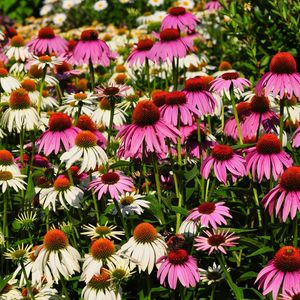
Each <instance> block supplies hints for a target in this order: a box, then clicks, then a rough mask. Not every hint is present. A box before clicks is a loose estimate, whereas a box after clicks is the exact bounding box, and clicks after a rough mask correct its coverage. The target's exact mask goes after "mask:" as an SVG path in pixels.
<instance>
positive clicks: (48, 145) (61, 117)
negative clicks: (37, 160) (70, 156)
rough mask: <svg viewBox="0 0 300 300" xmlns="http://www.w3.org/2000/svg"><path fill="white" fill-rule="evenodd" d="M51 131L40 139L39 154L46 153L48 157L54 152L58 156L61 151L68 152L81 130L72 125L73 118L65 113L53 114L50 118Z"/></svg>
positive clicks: (47, 131) (46, 132)
mask: <svg viewBox="0 0 300 300" xmlns="http://www.w3.org/2000/svg"><path fill="white" fill-rule="evenodd" d="M48 126H49V129H48V130H46V131H45V132H44V133H43V134H42V135H41V136H40V138H39V139H38V141H37V143H38V145H39V149H38V152H39V153H40V152H41V151H43V152H44V154H45V155H46V156H48V155H50V154H51V153H52V152H54V153H55V154H57V153H58V152H59V151H60V150H61V149H64V150H66V151H68V150H69V149H70V148H71V147H72V146H73V145H74V142H75V138H76V135H77V133H78V132H79V131H80V129H79V128H77V127H74V126H73V125H72V120H71V118H70V117H69V116H68V115H67V114H64V113H53V114H52V115H51V116H50V119H49V123H48Z"/></svg>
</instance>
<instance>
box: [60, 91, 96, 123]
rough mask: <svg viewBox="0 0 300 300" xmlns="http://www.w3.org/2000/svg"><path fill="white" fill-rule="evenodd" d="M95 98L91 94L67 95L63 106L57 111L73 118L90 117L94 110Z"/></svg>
mask: <svg viewBox="0 0 300 300" xmlns="http://www.w3.org/2000/svg"><path fill="white" fill-rule="evenodd" d="M97 99H98V98H97V96H95V95H93V93H82V92H81V93H75V94H69V95H67V96H66V97H65V99H64V101H63V105H62V106H61V107H60V108H59V111H62V112H64V113H66V114H67V115H69V116H71V117H72V118H74V117H75V116H77V115H78V114H79V112H80V114H83V115H87V116H91V115H92V114H93V112H94V110H95V108H96V104H97V103H98V101H97Z"/></svg>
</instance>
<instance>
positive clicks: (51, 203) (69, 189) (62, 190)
mask: <svg viewBox="0 0 300 300" xmlns="http://www.w3.org/2000/svg"><path fill="white" fill-rule="evenodd" d="M83 195H84V192H83V191H82V190H81V189H80V188H78V187H76V186H74V185H71V182H70V180H69V179H68V178H67V177H65V176H59V177H58V178H57V179H56V180H55V181H54V184H53V187H50V188H44V189H41V190H40V203H41V205H42V206H43V208H49V209H53V211H56V203H57V202H60V204H61V205H62V206H63V208H65V209H66V210H68V207H67V205H66V204H69V205H70V206H72V207H75V208H80V207H81V206H80V202H81V200H82V198H83Z"/></svg>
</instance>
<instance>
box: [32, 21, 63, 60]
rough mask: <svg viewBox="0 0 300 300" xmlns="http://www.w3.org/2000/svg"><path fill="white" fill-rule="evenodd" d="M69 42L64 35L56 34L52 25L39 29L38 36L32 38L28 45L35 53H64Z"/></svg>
mask: <svg viewBox="0 0 300 300" xmlns="http://www.w3.org/2000/svg"><path fill="white" fill-rule="evenodd" d="M67 45H68V43H67V41H66V40H64V39H63V38H62V37H60V36H58V35H55V33H54V31H53V29H52V28H50V27H43V28H41V29H40V30H39V33H38V37H36V38H34V39H32V40H31V41H30V42H29V43H28V44H27V46H28V47H29V49H30V51H31V52H33V53H34V54H36V55H38V54H42V55H44V54H52V53H56V54H58V55H60V54H64V53H65V52H66V51H67V49H68V47H67Z"/></svg>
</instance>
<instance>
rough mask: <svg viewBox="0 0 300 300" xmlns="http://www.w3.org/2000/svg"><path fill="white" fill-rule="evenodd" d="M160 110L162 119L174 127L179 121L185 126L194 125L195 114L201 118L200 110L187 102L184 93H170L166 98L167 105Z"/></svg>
mask: <svg viewBox="0 0 300 300" xmlns="http://www.w3.org/2000/svg"><path fill="white" fill-rule="evenodd" d="M159 110H160V113H161V117H162V119H163V120H164V121H166V122H167V123H169V124H171V125H173V126H177V125H178V121H180V122H181V123H182V124H183V125H192V124H193V114H194V115H195V116H197V117H198V116H199V111H198V109H196V108H195V107H194V106H193V105H192V104H190V103H188V102H187V97H186V95H185V93H184V92H179V91H175V92H170V93H168V94H167V95H166V97H165V104H164V105H163V106H161V107H160V108H159ZM178 117H180V119H179V118H178Z"/></svg>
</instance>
